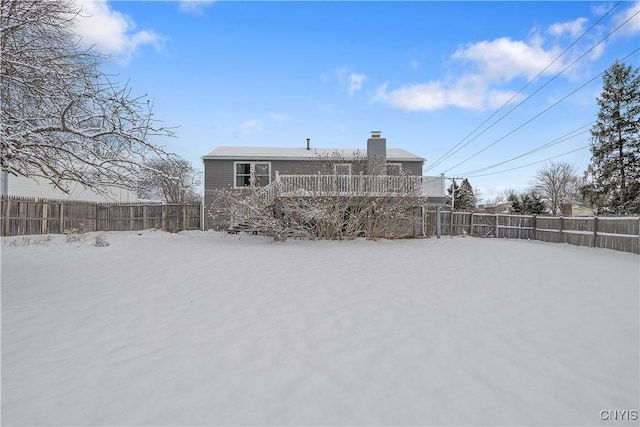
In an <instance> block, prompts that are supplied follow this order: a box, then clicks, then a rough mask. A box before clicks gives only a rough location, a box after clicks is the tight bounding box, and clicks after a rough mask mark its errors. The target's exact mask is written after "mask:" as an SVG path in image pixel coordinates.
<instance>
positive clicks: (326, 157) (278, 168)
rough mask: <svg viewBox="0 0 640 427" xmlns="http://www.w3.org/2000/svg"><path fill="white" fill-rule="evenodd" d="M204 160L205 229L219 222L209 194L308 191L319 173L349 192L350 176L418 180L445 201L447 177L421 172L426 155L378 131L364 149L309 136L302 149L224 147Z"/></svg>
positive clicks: (432, 198) (430, 197)
mask: <svg viewBox="0 0 640 427" xmlns="http://www.w3.org/2000/svg"><path fill="white" fill-rule="evenodd" d="M202 161H203V171H204V179H203V187H204V195H203V201H204V203H203V215H202V218H203V224H202V227H203V229H204V230H207V229H211V228H214V226H215V225H214V224H212V223H211V219H210V218H209V216H208V215H207V210H208V208H209V206H210V205H211V200H212V195H211V193H212V191H213V190H217V189H242V188H247V187H255V188H257V187H269V186H270V185H272V184H274V183H275V182H279V183H284V182H286V183H288V184H287V187H288V188H291V186H292V185H294V186H299V188H298V189H300V190H308V188H306V186H307V185H309V183H311V182H318V181H317V180H316V179H315V178H317V177H322V176H331V177H333V181H332V182H334V183H336V182H337V184H334V185H337V186H338V187H337V188H334V190H336V191H340V192H348V191H349V189H350V188H351V187H350V185H351V182H352V179H368V178H370V177H373V176H377V177H379V176H380V175H383V176H398V177H404V178H406V179H413V180H414V181H415V180H418V181H415V182H419V185H423V187H424V191H423V193H424V196H425V200H426V201H427V202H428V203H430V204H434V205H441V204H444V202H445V200H446V197H445V188H444V177H442V176H438V177H423V176H422V166H423V164H424V161H425V159H424V158H422V157H419V156H416V155H415V154H412V153H410V152H408V151H406V150H404V149H401V148H387V147H386V139H385V138H382V137H381V134H380V132H377V131H374V132H372V133H371V137H370V138H369V139H368V140H367V148H366V150H363V149H357V148H356V149H346V148H343V149H325V148H312V147H311V146H310V142H309V139H307V144H306V147H300V148H296V147H292V148H277V147H232V146H221V147H217V148H216V149H214V150H213V151H211V152H210V153H209V154H206V155H204V156H202ZM303 177H308V178H313V179H309V180H307V181H304V180H301V179H300V178H303ZM336 177H338V178H337V181H336ZM296 178H297V179H296ZM422 183H424V184H422Z"/></svg>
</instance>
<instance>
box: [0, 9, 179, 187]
mask: <svg viewBox="0 0 640 427" xmlns="http://www.w3.org/2000/svg"><path fill="white" fill-rule="evenodd" d="M0 2H1V3H0V7H1V9H0V13H1V20H0V57H1V61H0V94H1V99H2V101H1V102H2V103H1V117H0V123H1V125H0V136H1V141H2V142H1V144H2V158H1V160H2V163H1V167H2V171H3V172H6V173H10V174H13V175H22V176H27V177H34V178H44V179H45V180H47V181H49V182H50V183H52V184H53V185H54V186H55V187H57V188H59V189H61V190H63V191H67V189H68V185H69V184H70V183H72V182H78V183H81V184H83V185H84V186H86V187H88V188H93V189H94V190H96V191H98V192H101V191H104V189H105V188H106V187H107V186H116V187H120V188H128V189H135V188H136V185H137V181H138V178H139V175H140V170H141V169H140V166H139V165H140V164H141V163H142V162H143V160H144V159H145V157H146V156H148V155H150V154H152V155H158V154H164V152H163V150H162V149H161V148H159V147H158V146H156V145H154V144H152V143H151V142H150V141H149V139H150V138H152V137H153V136H159V135H162V136H172V135H173V132H172V130H171V129H168V128H164V127H161V126H159V125H158V124H157V122H156V121H155V120H154V119H153V114H152V105H151V102H150V100H149V99H148V98H147V97H146V96H135V95H133V94H132V91H131V88H129V87H128V86H127V85H124V86H120V85H118V84H117V83H115V82H114V81H112V79H110V78H109V76H107V75H105V74H104V73H102V72H101V71H100V70H99V68H100V66H101V64H102V62H103V61H104V60H105V59H106V58H104V57H102V56H101V55H100V54H98V53H96V52H95V51H94V50H92V49H82V48H81V47H80V45H79V41H80V39H79V37H78V36H77V35H76V34H75V33H74V32H73V28H74V22H75V21H76V20H77V19H78V17H79V14H80V12H81V11H80V10H79V8H78V7H77V6H76V4H75V3H74V2H73V1H70V0H57V1H42V0H0Z"/></svg>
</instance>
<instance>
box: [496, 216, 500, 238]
mask: <svg viewBox="0 0 640 427" xmlns="http://www.w3.org/2000/svg"><path fill="white" fill-rule="evenodd" d="M499 217H500V216H499V214H496V239H498V238H500V236H498V218H499Z"/></svg>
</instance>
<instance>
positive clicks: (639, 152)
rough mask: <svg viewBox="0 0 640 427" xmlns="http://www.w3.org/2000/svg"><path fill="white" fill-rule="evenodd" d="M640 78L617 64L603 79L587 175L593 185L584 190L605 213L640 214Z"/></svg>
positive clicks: (620, 64)
mask: <svg viewBox="0 0 640 427" xmlns="http://www.w3.org/2000/svg"><path fill="white" fill-rule="evenodd" d="M639 74H640V71H639V69H638V68H636V69H635V70H634V69H633V68H632V67H631V66H627V65H625V64H623V63H621V62H618V61H616V62H615V63H614V64H613V65H612V66H611V67H610V68H609V69H608V70H606V71H605V72H604V74H603V76H602V78H603V89H602V93H601V95H600V97H598V98H597V103H598V105H599V106H600V111H599V112H598V116H597V120H596V123H595V124H594V126H593V127H592V128H591V163H590V164H589V167H588V169H587V173H586V175H587V176H588V177H589V178H590V181H591V182H590V183H589V184H588V185H587V186H585V187H584V188H583V194H584V195H585V197H586V198H587V199H589V200H591V201H592V202H593V203H594V204H596V207H597V208H598V211H599V212H601V213H617V214H620V213H625V214H631V213H640V75H639Z"/></svg>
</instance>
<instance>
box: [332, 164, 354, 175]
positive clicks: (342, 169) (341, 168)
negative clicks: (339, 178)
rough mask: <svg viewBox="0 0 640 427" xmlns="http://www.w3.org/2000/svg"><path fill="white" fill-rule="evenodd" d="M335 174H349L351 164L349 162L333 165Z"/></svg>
mask: <svg viewBox="0 0 640 427" xmlns="http://www.w3.org/2000/svg"><path fill="white" fill-rule="evenodd" d="M334 167H335V171H336V175H351V164H350V163H338V164H337V165H334Z"/></svg>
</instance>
